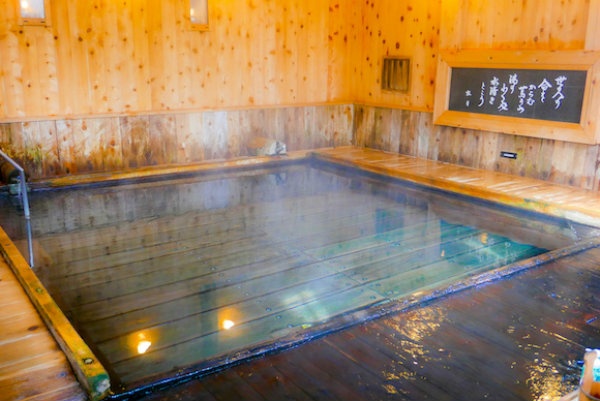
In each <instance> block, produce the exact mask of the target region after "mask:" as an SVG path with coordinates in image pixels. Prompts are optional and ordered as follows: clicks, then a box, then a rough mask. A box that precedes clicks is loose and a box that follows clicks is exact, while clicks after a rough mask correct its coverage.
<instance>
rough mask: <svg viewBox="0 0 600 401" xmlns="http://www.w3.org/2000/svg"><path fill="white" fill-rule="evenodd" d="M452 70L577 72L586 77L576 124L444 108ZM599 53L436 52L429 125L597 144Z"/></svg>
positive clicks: (599, 104) (599, 138)
mask: <svg viewBox="0 0 600 401" xmlns="http://www.w3.org/2000/svg"><path fill="white" fill-rule="evenodd" d="M453 68H490V69H531V70H540V71H542V70H577V71H586V72H587V79H586V84H585V89H584V94H583V105H582V110H581V119H580V122H579V123H568V122H557V121H549V120H538V119H532V118H520V117H510V116H500V115H496V114H494V115H492V114H481V113H471V112H464V111H455V110H450V109H449V101H450V84H451V79H452V69H453ZM599 85H600V52H598V51H584V50H573V51H570V50H565V51H514V50H506V51H505V50H461V51H454V52H453V51H447V52H442V53H441V55H440V59H439V60H438V70H437V78H436V92H435V103H434V109H433V120H434V124H437V125H448V126H453V127H464V128H470V129H478V130H483V131H493V132H502V133H508V134H514V135H523V136H532V137H538V138H548V139H554V140H560V141H566V142H576V143H584V144H598V143H600V124H599V123H598V119H599V118H600V88H599Z"/></svg>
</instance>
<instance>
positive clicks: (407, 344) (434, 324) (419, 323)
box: [382, 307, 446, 393]
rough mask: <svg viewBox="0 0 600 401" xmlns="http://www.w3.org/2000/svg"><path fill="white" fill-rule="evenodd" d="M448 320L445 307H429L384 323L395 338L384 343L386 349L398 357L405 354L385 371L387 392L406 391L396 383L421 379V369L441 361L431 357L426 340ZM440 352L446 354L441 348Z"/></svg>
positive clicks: (437, 357)
mask: <svg viewBox="0 0 600 401" xmlns="http://www.w3.org/2000/svg"><path fill="white" fill-rule="evenodd" d="M445 321H446V315H445V312H444V310H443V309H442V308H437V307H428V308H424V309H421V310H419V311H413V312H411V313H409V314H407V315H405V316H403V318H402V319H385V320H384V321H383V322H382V323H383V324H385V325H386V326H387V327H389V328H391V329H393V330H394V338H393V339H387V338H386V340H385V341H386V344H387V346H388V347H391V348H394V349H396V350H397V354H398V355H402V357H401V358H399V359H398V360H396V361H394V364H393V365H392V366H390V367H389V369H388V370H386V371H384V372H382V373H383V378H384V379H385V383H384V389H385V390H386V391H388V392H390V390H391V391H392V393H395V392H403V390H402V388H401V387H396V386H395V385H394V382H397V381H399V380H409V381H410V380H419V377H418V374H417V371H418V369H419V368H423V367H424V366H425V365H430V364H435V363H440V362H441V361H442V359H441V358H440V357H439V356H434V355H432V354H431V352H430V350H428V349H427V348H426V346H425V344H424V342H423V340H424V339H426V338H427V337H429V336H432V335H434V334H435V333H436V332H437V331H438V329H439V328H440V326H441V325H442V323H443V322H445ZM439 351H440V352H443V350H441V349H440V350H439ZM405 355H407V356H405Z"/></svg>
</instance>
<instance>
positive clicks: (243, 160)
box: [31, 150, 311, 188]
mask: <svg viewBox="0 0 600 401" xmlns="http://www.w3.org/2000/svg"><path fill="white" fill-rule="evenodd" d="M310 152H311V151H310V150H305V151H293V152H288V153H286V154H283V155H275V156H251V157H240V158H236V159H230V160H208V161H205V162H198V163H190V164H168V165H158V166H152V167H141V168H135V169H130V170H121V171H114V172H103V173H91V174H74V175H69V176H64V177H58V178H52V179H47V180H36V181H34V182H33V183H31V184H32V186H34V187H41V188H61V187H69V186H76V185H89V184H100V183H107V184H110V183H116V182H120V181H128V180H139V179H146V178H157V177H162V176H169V175H176V174H180V175H181V174H196V173H203V172H211V171H221V170H223V169H229V170H236V169H238V170H239V169H250V168H257V167H263V166H264V167H268V166H277V165H281V164H287V163H293V162H298V161H300V160H304V159H306V157H307V156H308V155H309V154H310Z"/></svg>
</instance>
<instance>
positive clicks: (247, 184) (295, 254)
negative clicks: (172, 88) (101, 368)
mask: <svg viewBox="0 0 600 401" xmlns="http://www.w3.org/2000/svg"><path fill="white" fill-rule="evenodd" d="M31 195H32V196H31V208H32V225H33V230H34V233H33V237H34V239H35V246H34V249H35V252H36V272H37V274H38V275H39V276H40V277H41V279H42V280H43V282H44V284H45V285H46V286H47V288H48V290H49V291H50V293H51V294H52V295H53V296H54V298H55V299H56V301H57V302H58V303H59V305H60V306H61V308H62V309H63V311H64V312H65V313H66V314H67V316H68V317H69V318H70V320H71V321H72V323H73V325H74V326H75V327H76V328H77V329H78V330H79V331H80V333H81V335H82V336H83V337H84V338H85V340H86V341H87V342H88V343H89V344H90V346H91V347H92V348H93V349H94V351H95V352H96V354H97V355H98V357H100V358H101V359H102V361H103V362H104V364H105V366H106V367H107V369H109V370H110V372H111V374H112V375H113V381H116V382H120V383H121V384H122V385H123V386H124V387H126V388H131V387H135V386H137V385H139V384H140V383H145V382H148V381H152V380H156V379H160V378H162V377H167V376H173V375H174V374H176V373H177V372H181V371H182V370H183V371H185V369H187V368H188V367H190V366H195V367H199V368H202V367H203V366H204V367H213V366H215V365H218V364H220V363H225V362H227V361H231V360H234V359H236V358H240V357H243V356H247V355H251V354H252V353H253V352H259V351H264V350H266V349H271V348H276V347H277V346H278V345H279V344H282V343H293V342H294V341H295V340H301V339H303V338H306V337H307V336H310V335H315V334H318V332H319V330H320V328H321V327H328V328H329V329H331V328H332V327H335V325H336V322H341V323H343V324H347V322H348V321H349V320H350V321H353V322H356V321H358V320H359V319H360V316H368V313H366V314H361V313H355V312H357V311H361V310H367V311H368V310H369V308H373V307H376V306H381V305H385V304H389V303H392V302H397V301H399V300H402V299H404V298H406V297H410V296H411V294H414V293H418V292H419V291H423V290H425V289H431V288H435V287H436V286H439V285H442V284H447V283H449V282H452V281H455V280H459V279H462V278H465V277H467V276H470V275H474V274H477V273H479V272H484V271H489V270H490V269H494V268H497V267H500V266H504V265H507V264H510V263H513V262H515V261H517V260H520V259H523V258H528V257H532V256H535V255H538V254H540V253H543V252H546V250H548V249H555V248H558V247H563V246H566V245H569V244H571V243H573V242H574V241H575V240H577V232H576V230H574V229H573V227H572V226H570V225H568V224H564V223H562V222H558V221H548V220H540V219H538V218H536V217H535V216H532V215H521V214H515V213H513V212H509V211H507V210H500V209H494V208H493V207H491V206H489V205H481V204H480V205H476V204H474V203H472V202H471V203H470V202H467V201H465V200H464V199H460V198H456V197H452V196H450V195H449V194H446V193H441V192H430V191H424V190H418V189H416V188H412V187H407V186H406V185H404V184H402V183H398V182H393V181H390V180H380V179H376V178H375V177H366V176H358V175H354V174H352V173H351V172H350V171H348V170H342V169H334V168H332V167H329V166H326V165H324V166H319V168H315V167H311V166H307V165H292V166H288V167H285V168H282V169H278V170H277V171H266V170H252V171H245V172H242V173H237V174H235V175H232V174H211V175H204V176H198V177H194V178H180V179H173V180H169V181H159V182H145V183H138V184H127V185H119V186H113V187H102V188H91V187H85V188H79V189H71V190H68V191H65V190H58V191H39V192H38V191H34V192H33V193H32V194H31ZM5 203H10V202H7V201H6V200H5ZM4 210H5V211H7V212H6V213H5V214H8V215H9V216H7V217H6V227H8V230H7V231H10V230H11V229H12V232H9V234H10V235H12V236H13V238H17V239H18V237H20V236H22V235H23V232H22V229H21V228H20V225H19V223H18V220H17V219H12V217H11V216H10V215H11V213H10V205H8V204H5V205H4ZM12 214H14V213H12ZM3 226H5V224H3ZM357 319H358V320H357ZM323 324H326V325H327V326H323Z"/></svg>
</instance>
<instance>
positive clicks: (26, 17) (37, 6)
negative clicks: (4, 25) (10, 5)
mask: <svg viewBox="0 0 600 401" xmlns="http://www.w3.org/2000/svg"><path fill="white" fill-rule="evenodd" d="M48 10H49V8H48V0H19V17H20V20H19V23H20V24H21V25H46V26H47V25H50V21H49V18H48Z"/></svg>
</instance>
